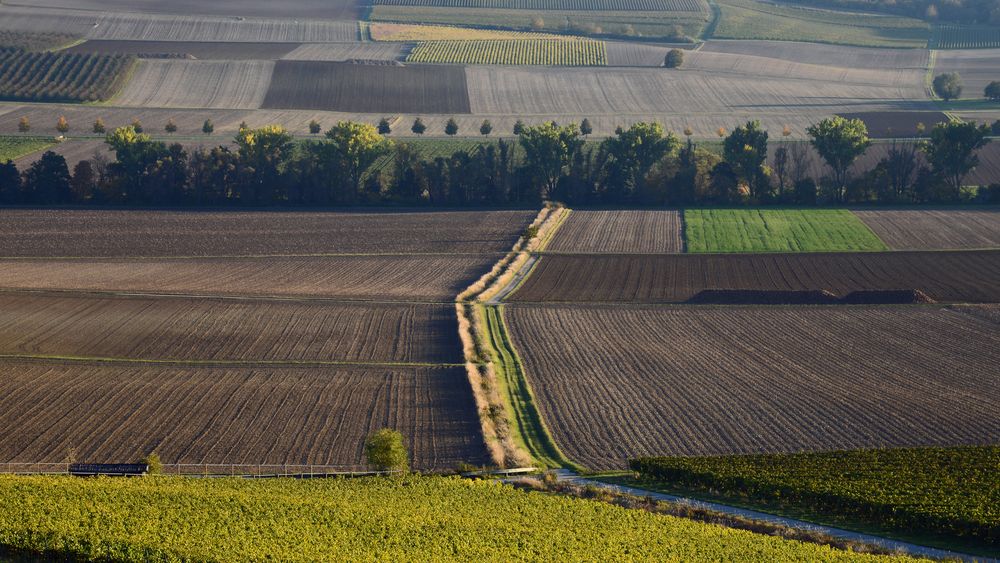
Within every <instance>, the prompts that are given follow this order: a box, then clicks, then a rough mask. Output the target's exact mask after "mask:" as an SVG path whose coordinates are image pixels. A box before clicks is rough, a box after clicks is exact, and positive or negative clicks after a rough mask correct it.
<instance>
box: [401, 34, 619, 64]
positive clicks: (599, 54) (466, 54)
mask: <svg viewBox="0 0 1000 563" xmlns="http://www.w3.org/2000/svg"><path fill="white" fill-rule="evenodd" d="M406 61H407V62H412V63H459V64H484V65H496V64H499V65H552V66H605V65H607V64H608V55H607V51H606V50H605V45H604V42H603V41H590V40H579V41H560V40H547V39H541V40H530V39H528V40H513V41H506V40H497V41H423V42H421V43H418V44H417V46H416V47H415V48H414V49H413V50H412V51H411V52H410V55H409V56H408V57H406Z"/></svg>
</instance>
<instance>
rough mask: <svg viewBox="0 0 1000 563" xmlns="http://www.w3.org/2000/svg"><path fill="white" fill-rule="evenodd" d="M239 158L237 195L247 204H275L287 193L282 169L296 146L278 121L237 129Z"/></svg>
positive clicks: (284, 168) (283, 169) (236, 139)
mask: <svg viewBox="0 0 1000 563" xmlns="http://www.w3.org/2000/svg"><path fill="white" fill-rule="evenodd" d="M235 141H236V146H237V147H238V148H239V150H238V151H237V154H238V155H239V159H240V167H241V172H240V182H239V183H240V192H241V193H240V199H241V200H242V201H243V203H247V204H274V203H278V202H280V201H283V200H284V199H285V198H286V197H287V186H286V185H285V180H286V177H285V171H286V167H287V165H288V163H289V162H290V160H291V158H292V153H293V151H294V148H295V144H294V143H293V139H292V135H291V134H290V133H289V132H288V131H287V130H286V129H285V128H284V127H282V126H280V125H267V126H264V127H261V128H258V129H240V132H239V133H237V134H236V138H235Z"/></svg>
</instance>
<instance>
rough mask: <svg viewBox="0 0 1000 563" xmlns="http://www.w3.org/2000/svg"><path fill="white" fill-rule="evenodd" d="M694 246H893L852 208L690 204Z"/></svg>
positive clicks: (688, 230) (687, 215)
mask: <svg viewBox="0 0 1000 563" xmlns="http://www.w3.org/2000/svg"><path fill="white" fill-rule="evenodd" d="M684 223H685V233H684V234H685V237H686V238H687V247H688V251H689V252H837V251H845V252H846V251H874V250H887V249H888V248H887V247H886V245H885V243H883V242H882V241H881V240H879V238H878V237H877V236H875V233H873V232H872V231H871V229H869V228H868V227H867V226H865V224H864V223H862V222H861V220H860V219H858V218H857V216H855V215H853V214H852V213H851V212H850V211H848V210H846V209H766V210H765V209H689V210H685V211H684Z"/></svg>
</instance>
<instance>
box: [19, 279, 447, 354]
mask: <svg viewBox="0 0 1000 563" xmlns="http://www.w3.org/2000/svg"><path fill="white" fill-rule="evenodd" d="M461 350H462V344H461V342H459V340H458V326H457V324H456V320H455V308H454V307H453V306H450V305H411V304H386V303H364V304H352V303H328V302H322V301H311V302H294V301H253V300H220V299H190V298H177V297H102V296H98V295H87V294H83V295H60V294H44V293H0V354H15V355H31V356H49V357H60V358H67V357H73V358H78V357H88V358H130V359H141V360H177V361H191V362H196V363H202V362H206V361H211V362H227V361H231V362H233V363H242V362H289V363H299V362H302V363H308V362H317V363H322V362H374V363H395V362H404V363H434V364H439V363H461V362H462V354H461Z"/></svg>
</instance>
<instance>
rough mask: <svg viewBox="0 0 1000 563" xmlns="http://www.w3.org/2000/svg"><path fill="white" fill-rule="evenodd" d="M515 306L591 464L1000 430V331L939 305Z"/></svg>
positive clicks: (561, 425) (532, 373)
mask: <svg viewBox="0 0 1000 563" xmlns="http://www.w3.org/2000/svg"><path fill="white" fill-rule="evenodd" d="M506 316H507V320H508V322H509V325H510V328H511V333H512V338H513V340H514V344H515V346H517V348H518V350H519V352H520V354H521V356H522V358H523V360H524V365H525V369H526V372H527V377H528V379H529V381H530V383H531V385H532V388H533V390H534V394H535V397H536V399H537V403H538V405H539V407H540V409H541V412H542V416H543V417H544V419H545V422H546V424H547V425H548V427H549V429H550V430H551V431H552V432H553V434H554V437H555V440H556V442H557V443H558V444H559V446H560V448H561V449H562V451H563V452H564V453H565V454H567V455H568V456H569V457H570V458H571V459H573V460H575V461H577V462H580V463H582V464H584V465H585V466H587V467H588V468H591V469H598V470H600V469H620V468H624V467H625V464H626V460H627V459H631V458H635V457H638V456H647V455H669V456H677V455H685V456H686V455H720V454H733V453H777V452H797V451H813V450H815V451H825V450H835V449H854V448H866V447H867V448H871V447H890V446H927V445H938V446H941V445H951V446H953V445H964V444H985V443H994V442H995V441H996V440H997V437H998V436H1000V412H998V411H997V409H996V404H997V401H1000V380H998V379H997V377H996V366H997V365H998V363H1000V331H997V330H996V325H995V324H992V323H990V322H989V321H985V320H982V319H979V318H976V317H974V316H971V315H963V314H959V313H955V312H952V311H949V310H946V309H943V308H940V307H934V306H915V307H905V308H901V307H898V306H895V307H892V306H890V307H844V306H832V307H613V308H610V307H594V308H583V307H578V306H577V307H575V306H565V307H551V306H550V307H517V306H515V307H510V306H508V307H507V311H506ZM553 327H559V330H558V332H554V331H553ZM845 351H850V353H849V354H845V353H844V352H845Z"/></svg>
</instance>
